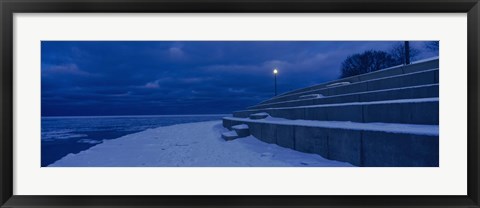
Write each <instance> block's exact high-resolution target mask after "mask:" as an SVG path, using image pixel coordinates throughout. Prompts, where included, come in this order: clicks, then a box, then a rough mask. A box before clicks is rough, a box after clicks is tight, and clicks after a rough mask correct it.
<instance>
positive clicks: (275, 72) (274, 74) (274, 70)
mask: <svg viewBox="0 0 480 208" xmlns="http://www.w3.org/2000/svg"><path fill="white" fill-rule="evenodd" d="M277 74H278V70H277V69H276V68H275V69H273V76H274V77H275V78H274V79H275V96H277Z"/></svg>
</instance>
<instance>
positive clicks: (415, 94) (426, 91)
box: [250, 84, 439, 110]
mask: <svg viewBox="0 0 480 208" xmlns="http://www.w3.org/2000/svg"><path fill="white" fill-rule="evenodd" d="M438 92H439V91H438V84H434V85H427V86H418V87H411V88H401V89H390V90H377V91H367V92H358V93H354V94H346V95H338V96H332V97H324V98H315V99H308V100H294V101H289V102H281V103H272V104H265V105H262V106H259V107H258V108H257V107H256V108H254V109H264V108H282V107H297V106H308V105H322V104H333V103H351V102H370V101H380V100H399V99H413V98H428V97H438V95H439V94H438ZM250 110H253V109H250Z"/></svg>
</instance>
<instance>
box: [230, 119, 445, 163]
mask: <svg viewBox="0 0 480 208" xmlns="http://www.w3.org/2000/svg"><path fill="white" fill-rule="evenodd" d="M241 123H245V124H247V125H248V126H249V129H250V132H251V133H252V135H253V136H255V137H256V138H258V139H260V140H262V141H264V142H267V143H274V144H278V145H280V146H283V147H286V148H291V149H295V150H297V151H301V152H306V153H315V154H319V155H321V156H322V157H325V158H327V159H330V160H338V161H344V162H349V163H351V164H353V165H356V166H367V167H376V166H379V167H388V166H391V167H412V166H419V167H437V166H438V165H439V161H438V159H439V151H438V148H439V142H438V136H428V135H416V134H400V133H389V132H380V131H364V130H348V129H329V128H320V127H305V126H296V125H290V126H288V125H282V124H265V123H259V122H254V121H248V122H245V121H235V120H232V119H228V118H224V119H223V125H224V127H226V128H229V129H231V127H232V126H233V125H237V124H241Z"/></svg>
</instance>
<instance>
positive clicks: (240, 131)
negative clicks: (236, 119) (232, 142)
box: [232, 124, 250, 137]
mask: <svg viewBox="0 0 480 208" xmlns="http://www.w3.org/2000/svg"><path fill="white" fill-rule="evenodd" d="M232 129H233V130H235V132H236V133H237V135H238V137H247V136H250V129H249V128H248V125H247V124H240V125H235V126H232Z"/></svg>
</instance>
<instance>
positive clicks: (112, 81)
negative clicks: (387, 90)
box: [41, 41, 438, 116]
mask: <svg viewBox="0 0 480 208" xmlns="http://www.w3.org/2000/svg"><path fill="white" fill-rule="evenodd" d="M399 43H401V42H394V41H378V42H372V41H183V42H178V41H177V42H174V41H43V42H42V63H41V66H42V69H41V70H42V115H43V116H60V115H133V114H136V115H140V114H207V113H208V114H210V113H230V112H232V111H234V110H238V109H242V108H245V107H247V106H251V105H254V104H256V103H258V102H260V101H262V100H264V99H267V98H269V97H271V96H273V76H272V69H273V68H278V69H279V71H280V73H279V75H278V88H279V90H280V92H285V91H289V90H294V89H297V88H301V87H306V86H310V85H313V84H317V83H321V82H325V81H328V80H333V79H336V78H338V76H339V75H340V70H339V67H340V64H341V62H342V61H343V60H344V59H345V58H346V57H347V56H348V55H351V54H353V53H360V52H363V51H365V50H384V51H388V50H390V48H391V47H392V46H393V45H395V44H399ZM425 43H426V42H414V43H412V45H413V46H415V47H417V48H418V49H419V50H420V51H421V52H422V53H421V54H420V57H419V58H425V57H429V56H435V55H438V51H433V52H432V51H429V50H427V49H426V48H425V47H424V46H425Z"/></svg>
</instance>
